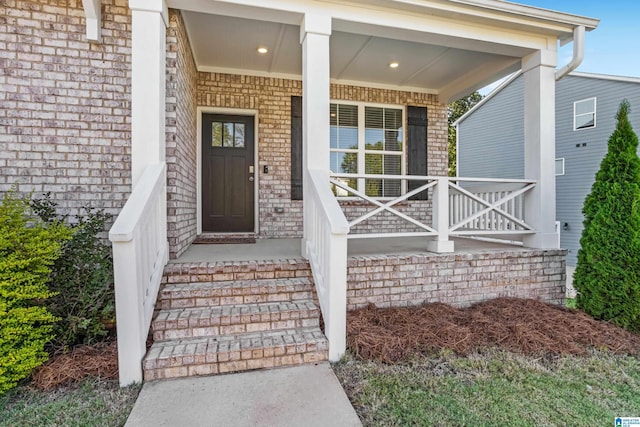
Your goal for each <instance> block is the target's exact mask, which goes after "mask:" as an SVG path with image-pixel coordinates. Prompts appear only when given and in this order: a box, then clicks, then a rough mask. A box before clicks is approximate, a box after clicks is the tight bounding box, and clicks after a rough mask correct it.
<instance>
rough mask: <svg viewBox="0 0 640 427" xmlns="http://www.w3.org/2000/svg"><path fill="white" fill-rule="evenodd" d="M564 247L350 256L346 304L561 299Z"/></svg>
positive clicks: (352, 306)
mask: <svg viewBox="0 0 640 427" xmlns="http://www.w3.org/2000/svg"><path fill="white" fill-rule="evenodd" d="M565 256H566V251H564V250H535V249H521V250H503V251H495V252H469V253H464V252H456V253H454V254H434V253H428V254H426V253H423V254H415V255H381V256H366V257H350V258H349V260H348V267H347V268H348V273H347V275H348V276H347V283H348V290H347V308H348V310H354V309H357V308H361V307H365V306H366V305H368V304H370V303H372V304H375V305H376V306H378V307H403V306H409V305H418V304H422V303H424V302H443V303H447V304H452V305H455V306H467V305H471V304H473V303H476V302H479V301H484V300H488V299H492V298H498V297H518V298H534V299H539V300H541V301H544V302H548V303H552V304H564V297H565Z"/></svg>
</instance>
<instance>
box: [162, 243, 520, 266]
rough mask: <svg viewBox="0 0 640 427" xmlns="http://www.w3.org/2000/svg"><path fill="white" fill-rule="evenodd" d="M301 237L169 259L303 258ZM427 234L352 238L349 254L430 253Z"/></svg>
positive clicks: (476, 247) (202, 249)
mask: <svg viewBox="0 0 640 427" xmlns="http://www.w3.org/2000/svg"><path fill="white" fill-rule="evenodd" d="M452 240H453V241H454V246H455V253H478V252H494V251H505V250H507V251H517V250H524V249H525V248H523V247H522V246H517V245H509V244H505V243H494V242H487V241H481V240H475V239H452ZM300 242H301V240H300V239H258V240H256V243H240V244H197V245H191V246H190V247H189V248H188V249H187V250H186V251H185V252H184V253H183V254H182V255H181V256H180V257H179V258H177V259H174V260H171V261H169V262H170V263H179V262H212V261H262V260H277V259H292V258H301V257H302V255H301V243H300ZM426 246H427V240H426V239H425V238H424V237H391V238H378V239H351V240H349V243H348V255H349V256H373V255H398V254H415V253H428V252H429V251H427V249H426Z"/></svg>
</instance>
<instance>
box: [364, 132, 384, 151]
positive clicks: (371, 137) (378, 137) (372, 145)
mask: <svg viewBox="0 0 640 427" xmlns="http://www.w3.org/2000/svg"><path fill="white" fill-rule="evenodd" d="M364 144H365V148H366V149H367V150H384V131H383V130H382V129H365V130H364Z"/></svg>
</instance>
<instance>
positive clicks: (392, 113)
mask: <svg viewBox="0 0 640 427" xmlns="http://www.w3.org/2000/svg"><path fill="white" fill-rule="evenodd" d="M384 128H385V129H395V130H399V129H400V128H402V110H400V109H395V108H385V109H384Z"/></svg>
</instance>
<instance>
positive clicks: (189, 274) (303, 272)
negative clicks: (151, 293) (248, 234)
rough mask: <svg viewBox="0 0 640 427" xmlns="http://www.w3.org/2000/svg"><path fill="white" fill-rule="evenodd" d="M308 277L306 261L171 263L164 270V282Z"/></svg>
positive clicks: (309, 269)
mask: <svg viewBox="0 0 640 427" xmlns="http://www.w3.org/2000/svg"><path fill="white" fill-rule="evenodd" d="M295 277H311V268H310V267H309V262H308V261H307V260H305V259H302V258H300V259H298V258H296V259H284V260H268V261H221V262H200V263H198V262H194V263H172V264H168V265H167V266H166V267H165V269H164V275H163V283H193V282H219V281H237V280H261V279H282V278H295Z"/></svg>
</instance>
